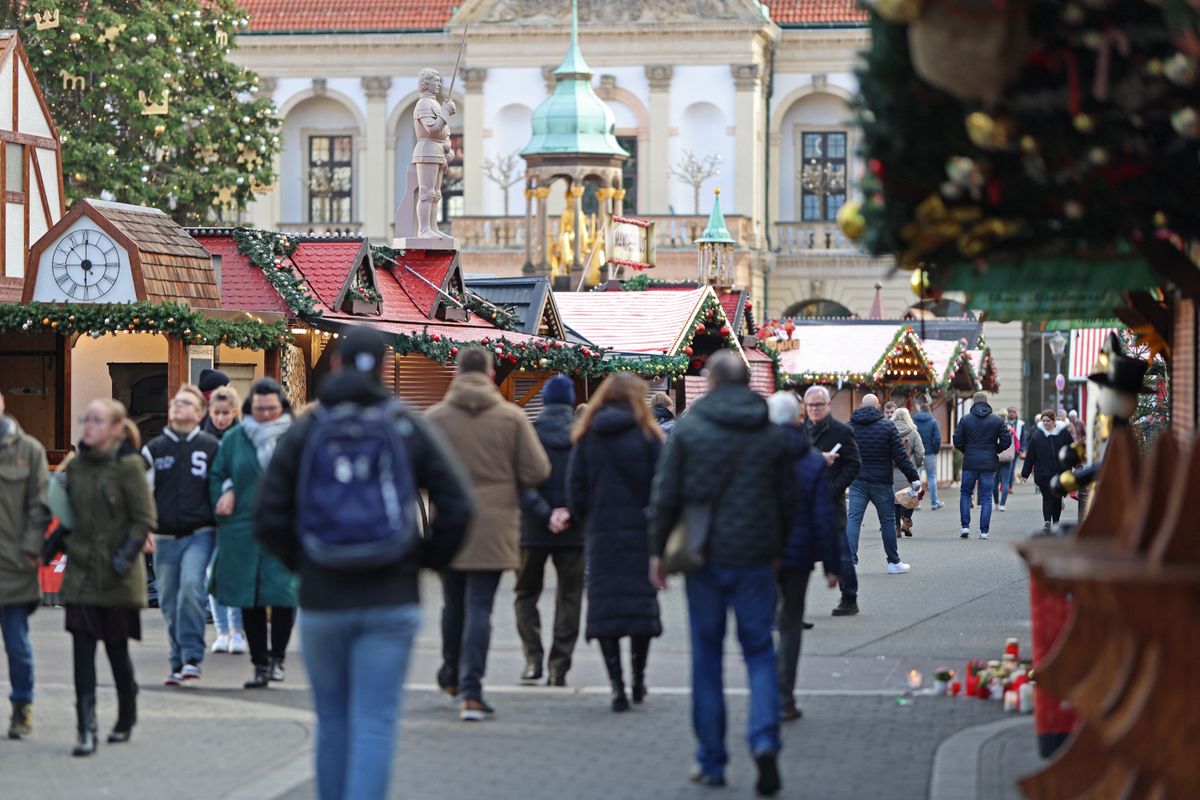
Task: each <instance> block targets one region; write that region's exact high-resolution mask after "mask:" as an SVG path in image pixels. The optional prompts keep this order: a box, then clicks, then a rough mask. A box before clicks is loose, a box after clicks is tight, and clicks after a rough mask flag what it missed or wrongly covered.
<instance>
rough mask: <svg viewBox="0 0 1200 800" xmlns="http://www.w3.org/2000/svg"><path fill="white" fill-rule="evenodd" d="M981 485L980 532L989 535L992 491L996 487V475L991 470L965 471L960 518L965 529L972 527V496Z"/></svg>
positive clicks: (959, 507) (960, 502) (960, 498)
mask: <svg viewBox="0 0 1200 800" xmlns="http://www.w3.org/2000/svg"><path fill="white" fill-rule="evenodd" d="M976 483H978V484H979V532H980V533H987V532H988V530H990V526H991V524H992V490H993V489H994V488H995V486H996V473H995V472H992V471H990V470H984V471H982V472H981V471H979V470H974V469H964V470H963V471H962V486H961V487H960V489H959V494H958V516H959V517H960V519H961V521H962V526H963V527H964V528H969V527H971V494H972V493H973V492H974V491H975V484H976Z"/></svg>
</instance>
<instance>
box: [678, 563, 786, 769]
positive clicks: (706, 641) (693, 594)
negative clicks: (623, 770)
mask: <svg viewBox="0 0 1200 800" xmlns="http://www.w3.org/2000/svg"><path fill="white" fill-rule="evenodd" d="M775 597H776V589H775V576H774V574H773V573H772V571H771V568H770V567H769V566H765V565H764V566H761V567H721V566H715V565H711V564H710V565H709V566H707V567H705V568H704V569H702V570H701V571H700V572H697V573H695V574H692V575H688V576H687V601H688V620H689V622H690V625H691V631H692V728H693V730H694V731H695V733H696V738H697V739H698V740H699V742H700V745H699V747H697V748H696V761H697V763H698V764H699V766H700V769H701V770H702V771H703V772H704V773H705V774H706V775H708V776H710V777H713V778H720V777H724V774H725V764H726V762H728V761H729V754H728V752H727V751H726V750H725V693H724V688H725V686H724V680H723V677H722V655H723V652H724V644H725V623H726V620H727V618H728V616H729V609H730V608H732V609H733V615H734V618H735V619H736V620H737V637H738V642H739V643H740V644H741V646H742V658H744V659H745V661H746V676H747V679H748V682H749V684H750V713H749V719H748V720H747V724H746V742H747V744H748V745H749V746H750V752H751V754H753V755H758V754H760V753H777V752H779V748H780V742H779V687H778V678H777V675H778V672H777V669H776V664H775V642H774V640H773V639H772V636H771V628H772V626H773V625H774V622H775Z"/></svg>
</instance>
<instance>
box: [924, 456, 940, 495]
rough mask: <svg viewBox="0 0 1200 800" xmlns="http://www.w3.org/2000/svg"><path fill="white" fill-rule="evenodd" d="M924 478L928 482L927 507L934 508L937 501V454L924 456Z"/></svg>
mask: <svg viewBox="0 0 1200 800" xmlns="http://www.w3.org/2000/svg"><path fill="white" fill-rule="evenodd" d="M925 478H926V480H928V481H929V507H930V508H936V507H937V504H938V499H937V453H926V454H925Z"/></svg>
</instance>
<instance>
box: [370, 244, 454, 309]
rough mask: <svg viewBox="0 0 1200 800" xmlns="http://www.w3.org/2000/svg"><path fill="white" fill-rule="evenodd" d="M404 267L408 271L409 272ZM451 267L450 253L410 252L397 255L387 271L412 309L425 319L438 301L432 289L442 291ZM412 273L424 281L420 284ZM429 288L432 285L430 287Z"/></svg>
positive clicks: (435, 292)
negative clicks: (394, 262) (401, 289)
mask: <svg viewBox="0 0 1200 800" xmlns="http://www.w3.org/2000/svg"><path fill="white" fill-rule="evenodd" d="M405 267H408V268H409V269H411V270H412V272H410V271H409V269H405ZM453 267H454V251H452V250H410V251H408V252H407V253H405V254H404V255H403V256H400V255H397V257H396V265H395V266H394V267H392V268H391V274H392V276H393V277H394V278H395V279H396V280H397V282H399V284H400V286H401V287H402V288H403V289H404V291H405V292H406V293H407V294H408V297H409V299H410V300H411V301H412V303H413V304H414V305H415V306H416V308H418V309H419V310H420V311H421V313H422V314H424V315H425V316H426V317H430V316H432V315H433V312H434V311H436V310H437V305H438V299H439V298H440V297H441V294H440V293H439V292H438V290H437V289H435V288H434V286H436V287H438V288H440V289H444V288H445V286H446V278H447V276H448V275H449V273H450V270H451V269H452V268H453ZM385 271H386V270H385ZM413 272H416V273H417V274H418V275H420V276H421V278H424V279H425V280H421V278H418V277H417V276H416V275H414V274H413ZM425 281H428V282H429V283H426V282H425ZM429 284H433V286H430V285H429Z"/></svg>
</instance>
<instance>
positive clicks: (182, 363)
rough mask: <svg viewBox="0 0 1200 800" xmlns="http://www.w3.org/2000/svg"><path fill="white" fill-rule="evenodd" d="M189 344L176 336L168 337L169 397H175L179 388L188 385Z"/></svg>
mask: <svg viewBox="0 0 1200 800" xmlns="http://www.w3.org/2000/svg"><path fill="white" fill-rule="evenodd" d="M187 379H188V351H187V343H186V342H184V341H183V340H182V339H178V338H176V337H174V336H168V337H167V397H174V396H175V393H176V392H178V391H179V387H180V386H183V385H184V384H185V383H187Z"/></svg>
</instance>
